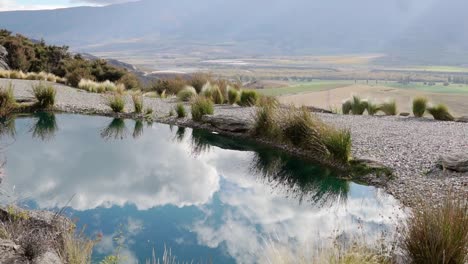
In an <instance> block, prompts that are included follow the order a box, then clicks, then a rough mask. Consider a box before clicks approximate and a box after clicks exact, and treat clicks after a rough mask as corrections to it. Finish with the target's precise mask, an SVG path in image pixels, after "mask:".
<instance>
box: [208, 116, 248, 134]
mask: <svg viewBox="0 0 468 264" xmlns="http://www.w3.org/2000/svg"><path fill="white" fill-rule="evenodd" d="M203 122H205V123H208V124H210V125H211V126H213V127H214V128H216V129H219V130H221V131H226V132H231V133H247V132H248V131H249V130H250V128H251V125H250V123H249V122H247V121H245V120H243V119H240V118H236V117H232V116H224V115H207V116H203Z"/></svg>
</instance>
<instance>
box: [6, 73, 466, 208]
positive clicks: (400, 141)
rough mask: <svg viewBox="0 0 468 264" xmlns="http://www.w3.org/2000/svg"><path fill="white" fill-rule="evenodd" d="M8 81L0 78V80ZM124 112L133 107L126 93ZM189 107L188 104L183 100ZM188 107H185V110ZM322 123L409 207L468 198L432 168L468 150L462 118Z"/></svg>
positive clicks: (235, 110)
mask: <svg viewBox="0 0 468 264" xmlns="http://www.w3.org/2000/svg"><path fill="white" fill-rule="evenodd" d="M8 81H9V80H3V79H1V80H0V85H2V84H5V83H7V82H8ZM12 82H13V84H14V87H15V96H16V97H32V95H31V84H32V82H34V81H25V80H13V81H12ZM56 87H57V97H56V106H57V108H58V109H60V110H62V111H65V112H76V113H93V114H107V115H108V114H110V109H109V108H108V106H106V104H105V102H106V100H105V96H104V95H101V94H93V93H87V92H84V91H81V90H77V89H74V88H70V87H67V86H64V85H59V84H56ZM126 100H127V105H126V109H127V111H129V112H130V111H133V106H132V103H131V98H130V97H128V96H127V98H126ZM144 100H145V101H144V103H145V107H151V108H152V109H153V111H154V112H153V115H154V118H155V120H156V121H164V122H169V123H174V124H180V125H186V126H191V125H193V122H192V121H191V119H190V117H188V118H186V119H183V120H176V119H175V118H170V117H168V114H169V112H170V111H171V110H172V109H174V106H175V104H176V100H175V99H153V98H145V99H144ZM186 107H187V110H189V105H186ZM188 112H190V111H188ZM254 112H255V109H254V108H241V107H237V106H225V105H223V106H216V107H215V116H223V117H232V118H234V119H238V120H242V121H247V122H249V121H252V118H253V116H254ZM317 115H318V116H319V117H320V118H321V119H323V120H324V121H325V122H327V123H331V124H334V125H336V126H339V127H344V128H349V129H350V130H351V133H352V137H353V147H352V152H353V156H354V157H356V158H369V159H373V160H377V161H379V162H381V163H383V164H385V165H386V166H388V167H390V168H392V169H393V170H394V172H395V179H393V180H391V181H389V182H388V183H387V184H385V185H384V186H383V188H384V189H385V190H386V191H387V192H388V193H390V194H393V195H394V196H395V197H396V198H397V199H399V200H400V201H401V202H402V203H403V204H405V205H408V206H414V205H416V204H417V203H418V201H421V200H425V201H428V200H429V201H431V202H434V203H437V202H439V201H441V200H442V199H441V198H442V197H443V196H445V195H446V194H447V193H448V192H452V193H454V194H455V195H456V196H460V197H468V173H465V174H461V173H452V172H448V171H442V170H440V169H437V168H436V167H437V166H436V163H437V160H438V158H439V156H440V155H444V154H455V153H460V152H466V151H467V150H468V123H457V122H439V121H434V120H430V119H415V118H412V117H381V116H349V115H334V114H317Z"/></svg>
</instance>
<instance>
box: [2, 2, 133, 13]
mask: <svg viewBox="0 0 468 264" xmlns="http://www.w3.org/2000/svg"><path fill="white" fill-rule="evenodd" d="M130 1H132V0H0V11H7V10H35V9H55V8H64V7H71V6H83V5H88V6H98V5H108V4H113V3H122V2H130Z"/></svg>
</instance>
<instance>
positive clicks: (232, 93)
mask: <svg viewBox="0 0 468 264" xmlns="http://www.w3.org/2000/svg"><path fill="white" fill-rule="evenodd" d="M227 94H228V103H229V104H230V105H233V104H237V103H238V102H239V100H240V95H239V91H238V90H237V89H235V88H232V87H228V89H227Z"/></svg>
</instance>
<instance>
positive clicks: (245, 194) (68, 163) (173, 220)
mask: <svg viewBox="0 0 468 264" xmlns="http://www.w3.org/2000/svg"><path fill="white" fill-rule="evenodd" d="M1 132H2V133H1V134H2V136H1V142H2V147H3V152H4V153H3V156H4V158H5V160H6V164H5V168H4V169H5V174H4V176H3V179H2V180H1V181H2V182H1V184H0V192H1V194H0V196H1V197H2V198H1V200H2V201H3V202H4V203H6V202H16V203H20V204H22V205H23V206H28V207H30V208H38V209H49V210H60V209H61V208H66V210H65V213H66V214H67V215H68V216H71V217H72V218H73V219H74V220H76V222H77V224H78V227H79V228H82V227H86V229H85V231H86V233H87V234H88V235H90V236H92V237H96V236H100V237H101V236H102V238H101V242H100V243H99V244H98V245H97V246H96V248H95V252H94V256H93V258H94V261H95V262H98V260H99V259H102V257H103V256H106V255H109V254H112V253H114V252H115V251H116V249H117V248H118V247H119V246H118V244H122V245H123V248H122V249H121V254H122V255H124V256H125V258H124V259H125V261H124V262H126V263H136V262H139V263H144V261H145V260H146V259H147V258H150V257H151V254H152V251H153V249H154V251H155V253H156V255H158V256H161V255H162V253H163V251H164V248H165V247H166V248H168V249H169V248H170V249H171V250H172V254H173V255H175V256H177V259H178V260H182V261H190V260H195V261H202V262H207V261H209V260H212V261H213V262H214V263H256V262H264V261H266V260H267V258H268V253H267V252H269V251H271V250H272V248H275V249H277V248H289V249H291V250H292V251H294V250H300V251H301V254H305V255H307V254H312V253H310V252H308V251H309V250H313V248H314V246H313V245H327V244H329V243H332V242H333V241H336V240H337V239H339V240H340V241H346V240H348V239H351V238H353V237H356V236H358V237H362V236H364V237H365V239H366V240H367V241H368V242H369V243H372V241H373V240H374V239H378V238H379V237H380V235H381V233H382V232H383V231H388V230H392V228H393V226H394V224H395V223H394V222H395V221H394V218H395V216H396V215H398V214H401V212H400V209H399V207H398V203H397V201H395V199H394V198H393V197H391V196H389V195H387V194H385V193H384V192H383V191H381V190H379V189H376V188H373V187H367V186H362V185H359V184H355V183H352V182H348V181H344V180H340V179H337V178H335V177H334V175H333V173H332V172H330V171H329V170H327V169H324V168H321V167H319V166H315V165H313V164H310V163H308V162H305V161H302V160H300V159H297V158H293V157H291V156H289V155H287V154H284V153H281V152H278V151H275V150H272V149H270V148H266V147H262V146H259V145H257V144H254V143H251V142H246V141H245V140H237V139H232V138H227V137H223V136H219V135H216V134H212V133H209V132H206V131H201V130H192V129H188V128H186V129H184V128H178V127H174V126H172V127H171V126H169V125H164V124H157V123H153V124H146V123H142V122H135V121H132V120H120V119H111V118H106V117H89V116H80V115H68V114H61V115H51V114H40V115H35V116H29V117H21V118H16V120H9V121H8V122H5V123H4V125H3V126H2V130H1ZM115 238H120V239H118V240H120V242H116V239H115ZM272 245H274V246H272Z"/></svg>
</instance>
